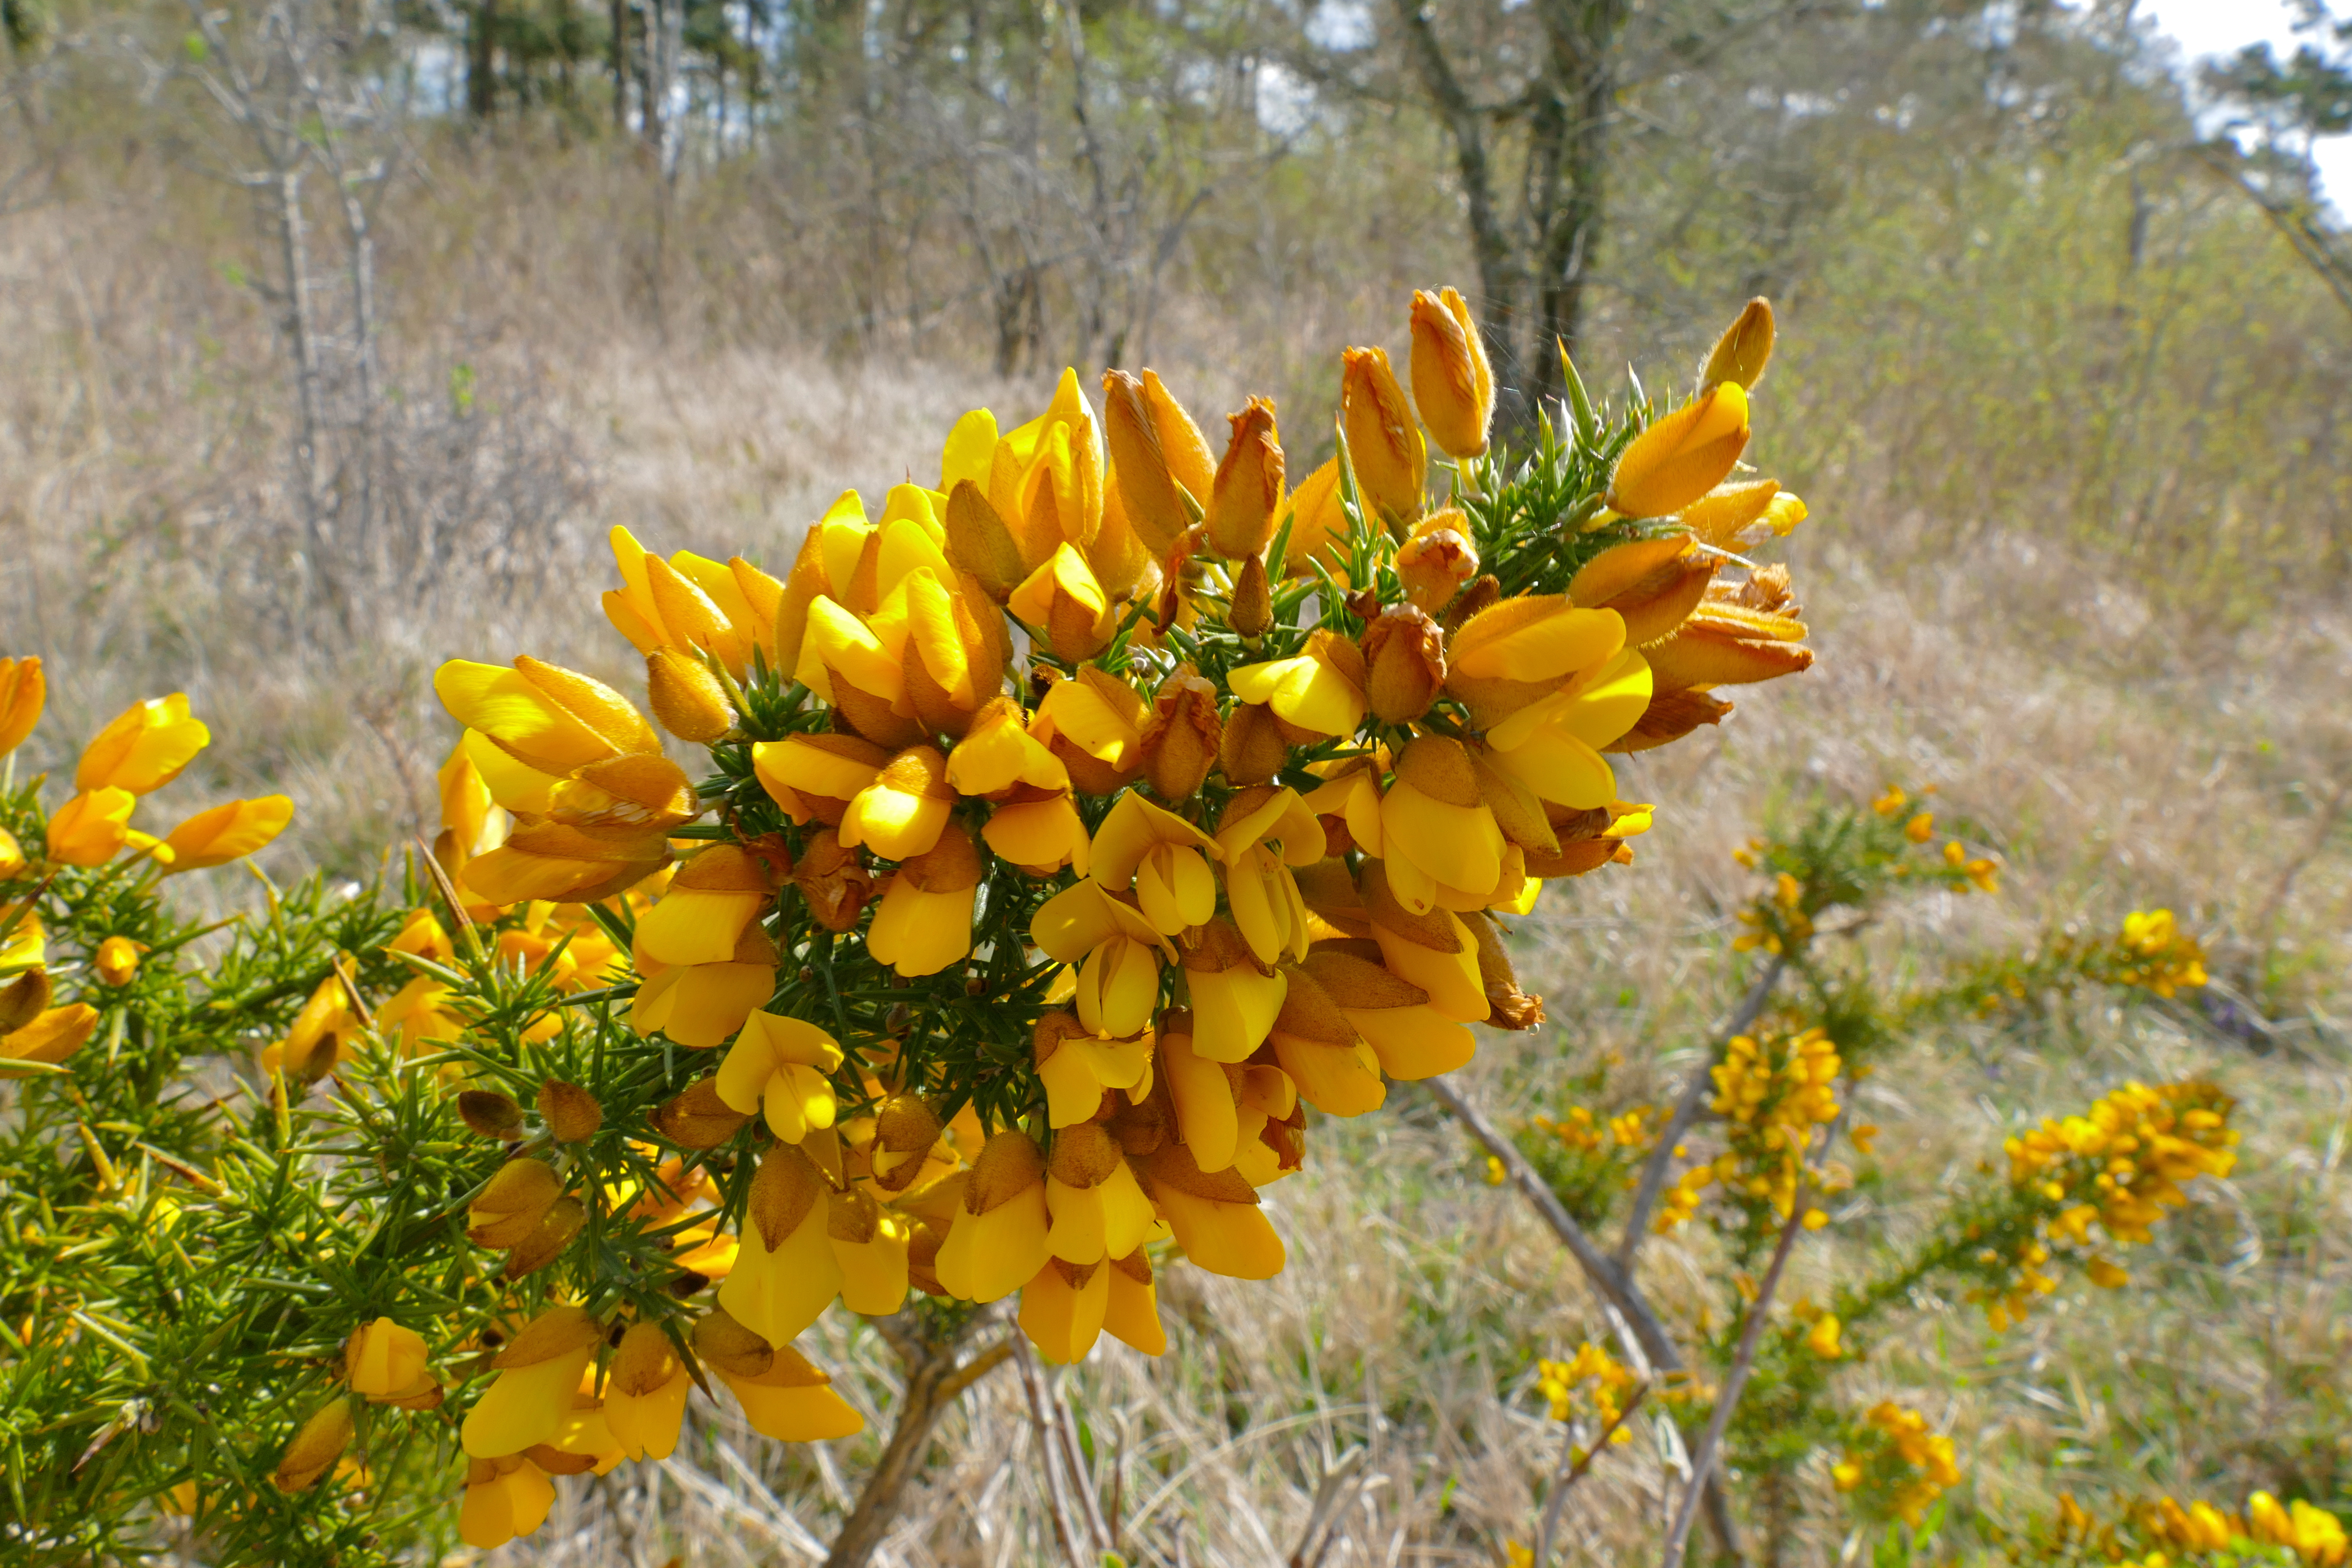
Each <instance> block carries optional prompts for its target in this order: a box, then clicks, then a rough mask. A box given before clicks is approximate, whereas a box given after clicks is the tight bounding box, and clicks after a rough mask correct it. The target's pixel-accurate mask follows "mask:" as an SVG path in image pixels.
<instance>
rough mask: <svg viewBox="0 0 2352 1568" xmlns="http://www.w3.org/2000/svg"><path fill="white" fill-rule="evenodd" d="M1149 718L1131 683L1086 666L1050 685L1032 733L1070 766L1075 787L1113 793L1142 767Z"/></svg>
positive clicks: (1141, 769)
mask: <svg viewBox="0 0 2352 1568" xmlns="http://www.w3.org/2000/svg"><path fill="white" fill-rule="evenodd" d="M1149 717H1150V710H1149V709H1148V708H1147V707H1146V706H1145V703H1144V700H1143V699H1142V697H1141V696H1140V695H1139V694H1138V693H1137V692H1136V690H1135V689H1134V688H1133V687H1131V686H1129V685H1128V684H1127V682H1125V681H1124V680H1121V679H1119V678H1118V677H1117V676H1115V675H1112V674H1109V673H1108V672H1107V671H1104V670H1100V669H1097V668H1095V667H1094V666H1092V665H1087V666H1084V667H1082V668H1080V669H1079V670H1078V673H1077V675H1076V677H1075V678H1074V679H1067V680H1064V679H1055V680H1054V681H1053V683H1052V684H1051V685H1050V686H1048V687H1047V688H1046V689H1045V699H1044V700H1042V701H1041V702H1039V703H1038V705H1037V716H1036V717H1035V718H1034V720H1032V721H1030V725H1029V732H1030V733H1031V734H1032V735H1033V736H1034V737H1035V738H1036V739H1037V740H1039V741H1041V742H1044V743H1045V745H1046V747H1047V748H1049V749H1050V750H1051V751H1052V752H1053V753H1054V755H1055V757H1057V758H1059V759H1060V760H1061V763H1062V765H1063V766H1064V767H1066V769H1068V770H1069V774H1070V783H1071V784H1072V785H1073V786H1074V787H1076V789H1077V790H1079V791H1080V792H1081V793H1083V794H1086V795H1110V794H1113V793H1115V792H1117V791H1118V790H1119V789H1121V788H1124V787H1125V786H1126V785H1127V784H1131V783H1133V782H1134V780H1135V779H1136V778H1137V777H1138V776H1139V774H1140V773H1142V771H1143V726H1144V724H1145V723H1146V722H1147V721H1149Z"/></svg>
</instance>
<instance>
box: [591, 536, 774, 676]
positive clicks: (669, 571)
mask: <svg viewBox="0 0 2352 1568" xmlns="http://www.w3.org/2000/svg"><path fill="white" fill-rule="evenodd" d="M608 537H609V538H610V541H611V542H612V546H613V555H614V560H615V561H616V562H617V563H619V566H620V568H621V582H622V586H621V588H620V589H619V590H618V591H617V592H614V593H608V594H606V595H604V614H605V615H606V616H607V617H609V618H610V619H611V621H612V623H613V625H614V627H615V628H616V629H617V630H618V631H619V632H620V633H621V635H622V636H623V637H627V638H628V639H629V641H630V642H631V643H633V644H635V646H636V648H637V651H638V652H640V653H644V654H651V653H652V652H653V651H654V650H655V649H656V648H661V647H668V648H676V649H678V650H679V651H681V652H684V653H687V654H688V655H691V654H693V653H694V652H695V651H697V650H698V649H708V650H709V651H710V652H711V653H713V654H716V655H717V656H718V657H719V662H721V663H722V664H724V665H726V666H727V668H728V671H729V673H730V674H732V675H733V676H734V677H735V678H736V679H739V680H740V679H742V678H743V673H744V670H745V669H746V668H748V663H749V659H750V656H751V644H752V642H753V641H754V640H756V626H757V622H758V619H759V617H758V616H757V614H756V613H755V612H754V611H753V609H752V608H751V601H750V598H749V596H748V595H746V594H745V592H744V587H745V584H746V582H747V581H748V582H750V583H751V584H753V585H754V586H757V585H759V583H760V580H761V578H762V577H764V574H761V573H760V572H757V571H756V570H754V569H753V568H751V566H750V565H749V563H743V562H740V561H738V562H737V563H735V564H734V566H729V565H725V564H722V563H719V562H716V561H708V560H705V559H703V558H702V557H701V556H698V555H692V554H689V553H688V552H685V551H679V552H677V554H675V555H673V556H671V557H670V559H669V560H667V561H664V560H663V559H662V558H661V557H660V556H658V555H653V554H649V553H647V552H646V548H645V547H644V546H643V545H641V544H639V543H638V542H637V541H636V537H635V535H634V534H632V533H631V532H630V531H628V530H627V529H626V528H621V527H615V528H614V530H613V531H612V532H611V534H610V535H609V536H608ZM736 567H740V568H741V571H742V574H741V575H739V574H738V573H737V571H736V569H735V568H736ZM767 596H769V595H768V594H765V593H763V594H762V597H767Z"/></svg>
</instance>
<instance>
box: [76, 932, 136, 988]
mask: <svg viewBox="0 0 2352 1568" xmlns="http://www.w3.org/2000/svg"><path fill="white" fill-rule="evenodd" d="M146 951H147V947H146V944H145V943H144V942H133V941H131V939H130V938H129V937H127V936H110V937H108V938H107V939H106V940H105V941H104V942H100V943H99V944H98V952H95V953H93V954H92V955H91V956H90V967H91V968H92V969H95V970H96V971H97V972H98V977H99V979H100V980H101V981H103V982H104V983H105V984H109V985H128V984H131V978H132V977H133V976H134V975H136V974H137V973H139V955H140V954H141V953H142V952H146Z"/></svg>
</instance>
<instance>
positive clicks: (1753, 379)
mask: <svg viewBox="0 0 2352 1568" xmlns="http://www.w3.org/2000/svg"><path fill="white" fill-rule="evenodd" d="M1771 359H1772V301H1771V300H1767V299H1765V298H1764V297H1763V296H1761V295H1759V296H1757V297H1756V298H1755V299H1753V300H1748V305H1747V308H1746V309H1744V310H1741V311H1740V312H1739V319H1738V321H1734V322H1732V323H1731V325H1730V326H1728V327H1727V328H1725V329H1724V332H1723V336H1721V337H1720V338H1717V340H1716V342H1715V352H1714V353H1710V354H1708V355H1707V356H1706V368H1705V369H1703V370H1701V371H1700V372H1699V373H1698V384H1699V390H1700V391H1702V392H1704V391H1706V389H1707V388H1708V387H1710V386H1713V385H1715V384H1717V383H1718V382H1726V381H1736V382H1738V384H1740V385H1741V386H1744V387H1748V388H1749V389H1751V390H1752V389H1753V388H1754V387H1755V385H1756V384H1757V383H1758V382H1759V381H1761V380H1763V379H1764V367H1765V366H1766V365H1767V364H1769V363H1771Z"/></svg>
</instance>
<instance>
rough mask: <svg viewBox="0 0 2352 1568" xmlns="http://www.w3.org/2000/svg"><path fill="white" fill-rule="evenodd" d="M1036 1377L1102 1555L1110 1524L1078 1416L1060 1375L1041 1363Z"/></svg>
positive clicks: (1098, 1553)
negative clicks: (1080, 1434) (1084, 1451)
mask: <svg viewBox="0 0 2352 1568" xmlns="http://www.w3.org/2000/svg"><path fill="white" fill-rule="evenodd" d="M1037 1380H1038V1382H1039V1384H1042V1385H1043V1387H1044V1389H1045V1404H1046V1414H1047V1415H1049V1416H1051V1417H1052V1418H1053V1422H1054V1430H1055V1435H1056V1436H1058V1437H1059V1438H1060V1440H1061V1445H1062V1462H1063V1464H1064V1465H1065V1466H1066V1468H1067V1469H1068V1473H1069V1477H1070V1487H1071V1489H1072V1490H1074V1491H1076V1493H1077V1494H1078V1500H1079V1501H1080V1502H1082V1503H1084V1504H1085V1505H1086V1518H1087V1529H1088V1530H1089V1531H1092V1532H1093V1535H1094V1542H1095V1554H1096V1556H1097V1558H1099V1557H1100V1556H1101V1554H1102V1553H1104V1552H1108V1551H1109V1550H1110V1549H1111V1542H1110V1526H1109V1525H1108V1524H1107V1523H1105V1522H1104V1521H1103V1513H1102V1504H1101V1503H1100V1502H1099V1501H1098V1500H1097V1499H1096V1496H1095V1476H1094V1467H1093V1466H1092V1465H1090V1464H1088V1463H1087V1462H1086V1456H1085V1455H1083V1454H1081V1453H1080V1452H1079V1451H1078V1431H1077V1427H1078V1423H1077V1419H1076V1416H1074V1415H1071V1414H1070V1406H1069V1402H1068V1401H1067V1400H1066V1399H1064V1398H1063V1397H1062V1384H1061V1379H1060V1377H1059V1376H1058V1375H1051V1374H1048V1373H1046V1372H1045V1369H1044V1368H1042V1367H1041V1368H1039V1369H1038V1373H1037Z"/></svg>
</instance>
